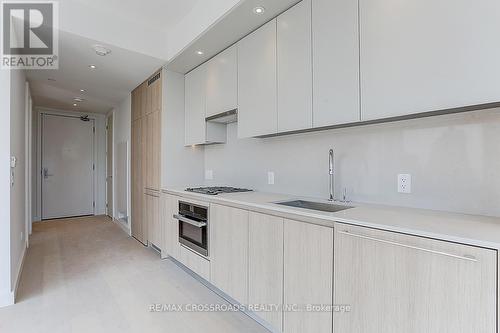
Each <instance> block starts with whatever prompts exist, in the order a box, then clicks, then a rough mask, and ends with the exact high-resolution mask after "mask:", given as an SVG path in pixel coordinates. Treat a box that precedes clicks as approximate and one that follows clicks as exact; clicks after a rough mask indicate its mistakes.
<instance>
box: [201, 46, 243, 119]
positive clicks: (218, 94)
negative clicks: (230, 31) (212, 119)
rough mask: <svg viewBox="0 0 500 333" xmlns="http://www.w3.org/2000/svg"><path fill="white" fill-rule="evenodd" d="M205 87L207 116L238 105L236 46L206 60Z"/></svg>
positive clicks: (232, 108)
mask: <svg viewBox="0 0 500 333" xmlns="http://www.w3.org/2000/svg"><path fill="white" fill-rule="evenodd" d="M206 89H207V90H206V92H207V112H206V116H207V117H209V116H212V115H214V114H218V113H221V112H225V111H230V110H234V109H236V108H237V107H238V62H237V50H236V46H231V47H230V48H228V49H227V50H225V51H223V52H221V53H220V54H218V55H216V56H215V57H214V58H213V59H211V60H210V61H209V62H208V64H207V80H206Z"/></svg>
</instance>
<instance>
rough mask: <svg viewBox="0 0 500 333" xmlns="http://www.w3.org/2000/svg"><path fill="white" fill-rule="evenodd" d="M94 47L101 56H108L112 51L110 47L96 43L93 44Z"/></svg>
mask: <svg viewBox="0 0 500 333" xmlns="http://www.w3.org/2000/svg"><path fill="white" fill-rule="evenodd" d="M92 48H93V49H94V51H95V53H96V54H97V55H99V56H101V57H104V56H107V55H108V54H110V53H111V50H110V49H108V48H107V47H105V46H102V45H94V46H92Z"/></svg>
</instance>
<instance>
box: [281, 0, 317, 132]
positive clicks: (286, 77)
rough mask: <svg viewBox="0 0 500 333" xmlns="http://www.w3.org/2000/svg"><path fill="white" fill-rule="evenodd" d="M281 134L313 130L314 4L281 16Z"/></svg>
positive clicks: (307, 0)
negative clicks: (312, 8)
mask: <svg viewBox="0 0 500 333" xmlns="http://www.w3.org/2000/svg"><path fill="white" fill-rule="evenodd" d="M277 24H278V30H277V31H278V32H277V73H278V132H286V131H294V130H300V129H305V128H311V127H312V63H311V0H303V1H301V2H299V3H298V4H297V5H295V6H294V7H292V8H290V9H289V10H287V11H286V12H285V13H283V14H281V15H280V16H278V21H277Z"/></svg>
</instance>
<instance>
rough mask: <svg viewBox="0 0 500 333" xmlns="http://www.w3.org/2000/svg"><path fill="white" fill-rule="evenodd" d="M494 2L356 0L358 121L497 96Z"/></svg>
mask: <svg viewBox="0 0 500 333" xmlns="http://www.w3.org/2000/svg"><path fill="white" fill-rule="evenodd" d="M499 15H500V1H498V0H480V1H469V0H437V1H436V0H418V1H417V0H413V1H397V0H360V26H361V91H362V118H363V120H371V119H379V118H386V117H393V116H404V115H409V114H414V113H420V112H426V111H436V110H442V109H449V108H455V107H462V106H468V105H477V104H483V103H489V102H498V101H500V89H499V88H498V87H499V86H500V61H499V59H500V46H499V45H498V38H499V34H500V20H499Z"/></svg>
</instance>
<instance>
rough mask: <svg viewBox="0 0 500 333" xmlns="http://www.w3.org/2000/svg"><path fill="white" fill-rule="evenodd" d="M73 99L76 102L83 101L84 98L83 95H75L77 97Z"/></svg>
mask: <svg viewBox="0 0 500 333" xmlns="http://www.w3.org/2000/svg"><path fill="white" fill-rule="evenodd" d="M73 100H74V101H75V102H83V98H81V97H75V98H73Z"/></svg>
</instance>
